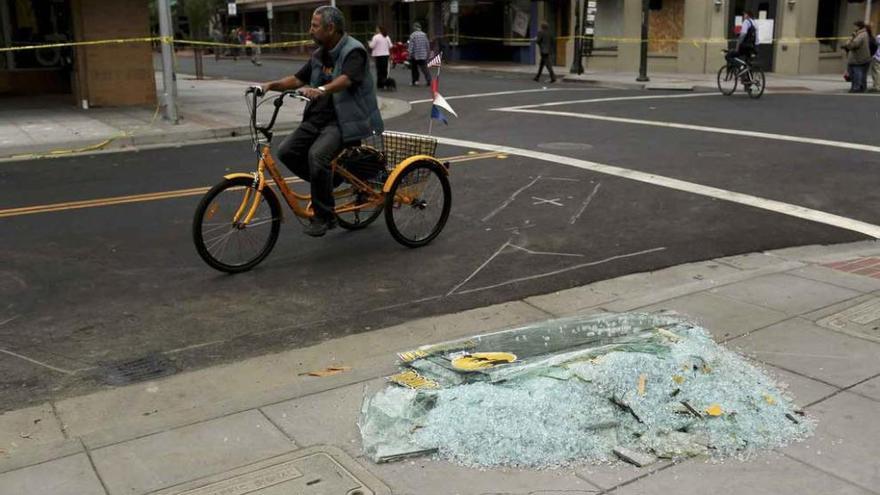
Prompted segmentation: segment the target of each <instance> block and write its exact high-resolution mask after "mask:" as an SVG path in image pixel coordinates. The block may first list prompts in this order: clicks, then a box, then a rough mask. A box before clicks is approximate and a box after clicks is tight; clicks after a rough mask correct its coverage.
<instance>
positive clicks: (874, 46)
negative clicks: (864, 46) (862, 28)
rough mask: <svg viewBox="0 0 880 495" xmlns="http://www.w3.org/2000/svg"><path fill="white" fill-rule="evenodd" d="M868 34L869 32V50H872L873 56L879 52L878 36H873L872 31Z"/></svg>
mask: <svg viewBox="0 0 880 495" xmlns="http://www.w3.org/2000/svg"><path fill="white" fill-rule="evenodd" d="M867 34H868V51H869V52H871V56H872V57H873V56H874V55H876V54H877V47H878V44H877V38H875V37H873V36H871V33H867Z"/></svg>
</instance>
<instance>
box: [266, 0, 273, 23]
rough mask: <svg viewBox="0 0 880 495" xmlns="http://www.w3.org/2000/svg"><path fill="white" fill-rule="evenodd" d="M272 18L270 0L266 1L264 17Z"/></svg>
mask: <svg viewBox="0 0 880 495" xmlns="http://www.w3.org/2000/svg"><path fill="white" fill-rule="evenodd" d="M271 18H272V2H266V19H271Z"/></svg>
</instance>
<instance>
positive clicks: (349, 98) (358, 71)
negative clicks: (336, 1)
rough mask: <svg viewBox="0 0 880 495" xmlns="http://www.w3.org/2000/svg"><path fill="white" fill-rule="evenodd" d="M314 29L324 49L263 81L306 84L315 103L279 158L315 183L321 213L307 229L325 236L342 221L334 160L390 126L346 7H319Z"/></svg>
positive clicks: (275, 87) (281, 87)
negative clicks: (289, 72) (288, 72)
mask: <svg viewBox="0 0 880 495" xmlns="http://www.w3.org/2000/svg"><path fill="white" fill-rule="evenodd" d="M309 34H310V35H311V36H312V39H314V40H315V42H316V43H317V44H318V49H317V50H315V52H314V53H313V54H312V56H311V58H310V59H309V61H308V62H306V64H305V65H304V66H303V67H302V68H301V69H300V70H299V72H297V73H296V75H293V76H288V77H285V78H283V79H279V80H277V81H272V82H268V83H265V84H263V85H262V86H261V88H262V90H263V92H264V93H265V92H266V91H285V90H292V89H300V91H301V93H302V94H303V95H304V96H306V97H307V98H309V99H311V102H310V103H309V104H308V105H307V106H306V108H305V113H304V114H303V119H302V123H301V124H300V126H299V127H298V128H297V129H296V131H294V132H293V134H291V135H290V136H288V137H287V139H285V140H284V142H282V143H281V146H280V147H279V150H278V158H279V159H280V160H281V161H282V162H283V163H284V164H285V165H286V166H287V167H288V168H289V169H290V170H292V171H293V173H295V174H296V175H297V176H299V177H300V178H302V179H303V180H305V181H308V182H310V183H311V194H312V208H313V209H314V212H315V215H314V217H312V218H311V219H310V221H309V224H308V225H307V226H306V227H305V230H304V231H305V233H306V234H308V235H310V236H313V237H320V236H322V235H324V234H325V233H326V232H327V230H328V229H332V228H334V227H335V226H336V216H335V214H334V212H333V209H334V206H335V203H334V200H333V187H334V184H333V177H332V170H331V166H330V163H331V162H332V161H333V158H334V157H336V155H337V154H338V153H339V152H340V151H342V149H343V148H344V147H345V146H346V145H350V144H355V143H359V141H360V140H361V139H364V138H366V137H368V136H371V135H373V134H381V133H382V131H383V130H384V124H383V122H382V116H381V115H380V114H379V105H378V103H377V101H376V91H375V89H374V85H373V79H372V76H371V74H370V65H369V63H368V62H367V60H368V57H367V51H366V49H365V48H364V46H363V45H362V44H361V43H360V42H359V41H357V40H355V39H354V38H352V37H350V36H348V35H347V34H346V33H345V18H344V17H343V15H342V12H341V11H340V10H339V9H337V8H335V7H330V6H323V7H318V8H317V9H315V12H314V14H313V15H312V22H311V28H310V29H309Z"/></svg>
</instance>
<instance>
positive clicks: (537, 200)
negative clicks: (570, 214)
mask: <svg viewBox="0 0 880 495" xmlns="http://www.w3.org/2000/svg"><path fill="white" fill-rule="evenodd" d="M532 199H534V200H535V202H534V203H532V205H533V206H538V205H553V206H563V204H562V203H560V202H559V200H561V199H562V198H553V199H546V198H539V197H537V196H532Z"/></svg>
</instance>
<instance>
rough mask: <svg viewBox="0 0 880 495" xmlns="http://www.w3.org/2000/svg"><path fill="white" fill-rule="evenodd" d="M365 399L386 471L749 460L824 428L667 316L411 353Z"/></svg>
mask: <svg viewBox="0 0 880 495" xmlns="http://www.w3.org/2000/svg"><path fill="white" fill-rule="evenodd" d="M399 357H400V360H401V367H402V371H401V372H400V373H399V374H397V375H394V376H392V377H390V378H389V381H390V382H391V383H389V385H388V386H387V387H385V388H384V389H382V390H381V391H379V392H378V393H376V394H375V395H373V396H371V397H368V398H366V399H365V400H364V404H363V408H362V411H361V417H360V420H359V425H358V426H359V427H360V431H361V436H362V440H363V447H364V451H365V453H366V454H367V456H368V457H370V458H371V459H372V460H374V461H375V462H387V461H392V460H395V459H400V458H403V457H408V456H412V455H425V454H434V455H437V456H439V457H440V458H443V459H447V460H450V461H453V462H456V463H458V464H462V465H466V466H473V467H494V466H511V467H531V468H547V467H557V466H565V465H572V464H577V463H584V462H608V461H613V460H615V459H618V458H620V459H623V460H626V461H628V462H631V463H634V464H636V465H646V464H650V463H651V462H653V461H654V460H656V459H657V458H680V457H689V456H697V455H707V456H711V457H720V458H724V457H731V456H736V457H740V458H747V457H750V456H752V455H754V454H756V453H759V452H761V451H764V450H769V449H773V448H777V447H781V446H784V445H786V444H788V443H790V442H792V441H796V440H801V439H803V438H805V437H807V436H809V435H810V434H811V433H812V430H813V428H814V425H815V424H814V421H813V420H812V419H810V418H808V417H807V416H805V415H804V413H803V412H802V411H800V410H799V409H798V408H797V407H796V406H795V405H794V404H793V402H792V398H791V397H789V396H787V395H786V394H785V393H784V392H783V391H782V390H780V387H779V386H778V385H777V384H776V383H775V382H774V380H773V379H772V378H770V377H769V376H768V375H767V374H766V373H765V372H764V371H762V370H760V369H759V368H757V367H755V366H754V365H753V364H751V363H749V362H748V361H747V360H746V359H745V358H743V357H742V356H740V355H738V354H736V353H734V352H732V351H729V350H727V349H725V348H723V347H721V346H719V345H718V344H716V343H715V342H714V341H713V340H712V337H711V336H710V334H709V333H708V332H707V331H706V330H705V329H703V328H701V327H699V326H698V325H695V324H693V323H690V322H688V321H687V320H685V319H683V318H680V317H678V316H675V315H669V314H662V313H661V314H642V313H626V314H602V315H595V316H576V317H570V318H563V319H557V320H551V321H545V322H541V323H537V324H531V325H527V326H523V327H519V328H513V329H509V330H503V331H498V332H493V333H489V334H484V335H478V336H474V337H470V338H465V339H461V340H456V341H451V342H445V343H442V344H437V345H428V346H423V347H420V348H418V349H415V350H413V351H409V352H404V353H401V354H399Z"/></svg>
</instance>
